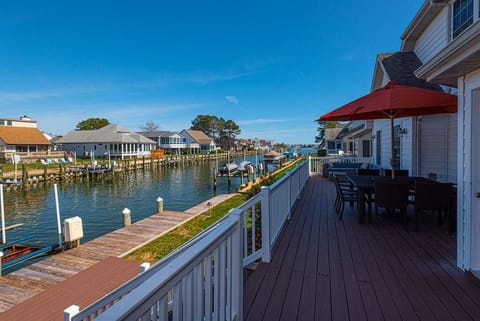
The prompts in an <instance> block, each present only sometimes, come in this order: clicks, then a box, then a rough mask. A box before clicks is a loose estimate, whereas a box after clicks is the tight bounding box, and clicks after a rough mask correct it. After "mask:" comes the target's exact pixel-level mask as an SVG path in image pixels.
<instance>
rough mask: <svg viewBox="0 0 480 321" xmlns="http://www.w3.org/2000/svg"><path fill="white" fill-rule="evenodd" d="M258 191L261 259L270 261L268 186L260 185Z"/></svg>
mask: <svg viewBox="0 0 480 321" xmlns="http://www.w3.org/2000/svg"><path fill="white" fill-rule="evenodd" d="M260 193H261V197H262V261H263V262H266V263H270V259H271V249H270V223H271V220H270V188H269V187H268V186H262V188H261V190H260Z"/></svg>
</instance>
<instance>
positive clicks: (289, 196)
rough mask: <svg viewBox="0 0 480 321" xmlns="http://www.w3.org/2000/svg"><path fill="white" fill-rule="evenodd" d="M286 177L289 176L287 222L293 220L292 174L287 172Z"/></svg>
mask: <svg viewBox="0 0 480 321" xmlns="http://www.w3.org/2000/svg"><path fill="white" fill-rule="evenodd" d="M309 157H310V156H309ZM286 176H287V195H288V215H287V220H289V219H290V218H291V213H292V172H287V175H286Z"/></svg>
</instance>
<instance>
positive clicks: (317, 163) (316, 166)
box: [309, 156, 373, 175]
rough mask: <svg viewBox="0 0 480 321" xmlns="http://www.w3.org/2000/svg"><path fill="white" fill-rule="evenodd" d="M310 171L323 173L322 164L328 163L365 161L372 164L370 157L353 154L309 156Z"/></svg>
mask: <svg viewBox="0 0 480 321" xmlns="http://www.w3.org/2000/svg"><path fill="white" fill-rule="evenodd" d="M309 159H310V173H311V174H321V175H323V165H324V164H329V163H348V164H350V163H367V164H372V163H373V159H372V158H371V157H353V156H327V157H310V158H309Z"/></svg>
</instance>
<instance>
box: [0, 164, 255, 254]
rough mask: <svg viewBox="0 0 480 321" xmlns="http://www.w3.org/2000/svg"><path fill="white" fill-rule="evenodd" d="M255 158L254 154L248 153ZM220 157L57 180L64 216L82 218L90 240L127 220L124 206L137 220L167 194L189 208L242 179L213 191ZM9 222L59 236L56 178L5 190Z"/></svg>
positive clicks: (46, 240) (42, 237)
mask: <svg viewBox="0 0 480 321" xmlns="http://www.w3.org/2000/svg"><path fill="white" fill-rule="evenodd" d="M247 160H250V161H252V162H255V156H253V157H247ZM214 166H215V162H204V163H198V164H196V165H194V166H185V167H183V166H178V167H171V168H152V169H147V170H139V171H134V172H128V173H116V174H115V175H114V176H113V177H108V178H98V179H93V180H90V181H89V180H80V181H76V182H73V181H70V182H58V194H59V199H60V211H61V218H62V221H63V220H64V219H66V218H69V217H73V216H77V215H78V216H80V217H81V218H82V220H83V228H84V234H85V237H84V239H83V240H82V242H85V241H88V240H91V239H93V238H96V237H98V236H100V235H103V234H105V233H107V232H110V231H113V230H115V229H118V228H120V227H121V226H122V214H121V212H122V210H123V209H124V208H125V207H128V208H129V209H130V210H131V211H132V222H135V221H138V220H140V219H143V218H145V217H147V216H150V215H152V214H153V213H155V211H156V199H157V198H158V197H162V198H163V199H164V208H165V209H168V210H178V211H183V210H186V209H188V208H190V207H192V206H194V205H196V204H198V203H200V202H202V201H204V200H206V199H208V198H211V197H213V196H214V195H215V194H216V193H220V194H221V193H228V192H233V191H234V190H235V189H236V188H237V187H238V186H239V184H240V179H239V178H233V179H232V186H231V188H230V190H229V188H228V184H227V179H226V178H222V179H219V180H218V182H217V191H216V192H214V191H213V169H214ZM5 213H6V224H7V226H9V225H13V224H17V223H23V224H24V225H23V226H22V227H20V228H17V229H14V230H11V231H8V232H7V238H8V239H9V240H14V239H16V238H19V237H22V236H25V235H29V234H35V235H36V237H35V240H34V242H32V243H37V244H42V245H49V244H52V243H55V242H56V240H57V229H56V226H57V225H56V214H55V201H54V193H53V185H52V184H36V185H30V186H26V187H22V188H16V189H9V190H8V191H5Z"/></svg>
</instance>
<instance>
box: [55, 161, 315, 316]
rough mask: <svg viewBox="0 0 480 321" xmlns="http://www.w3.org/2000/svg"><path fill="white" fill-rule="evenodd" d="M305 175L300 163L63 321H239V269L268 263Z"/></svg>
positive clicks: (306, 166)
mask: <svg viewBox="0 0 480 321" xmlns="http://www.w3.org/2000/svg"><path fill="white" fill-rule="evenodd" d="M309 174H310V173H309V161H304V162H303V163H302V164H300V165H299V166H298V167H297V168H295V169H294V170H293V171H291V172H288V173H287V174H286V175H285V176H284V177H283V178H281V179H280V180H279V181H277V182H276V183H275V184H273V185H272V186H268V187H262V189H261V192H260V193H259V194H257V195H256V196H254V197H252V198H251V199H249V200H248V201H247V202H245V203H244V204H242V205H241V206H240V207H238V208H236V209H234V210H232V211H231V212H230V213H229V215H227V216H226V217H225V218H224V219H222V220H221V221H219V222H218V223H216V224H215V225H214V226H212V227H210V228H209V229H208V230H206V231H204V232H203V233H202V234H200V235H199V236H197V237H195V238H194V239H192V240H191V241H189V242H188V243H187V244H185V245H183V246H182V247H180V248H179V249H177V250H176V251H175V252H173V253H171V254H170V255H169V256H167V257H166V258H164V259H163V260H161V261H160V262H158V263H157V264H155V265H154V266H152V268H150V269H149V270H147V271H146V272H144V273H142V274H140V275H139V276H137V277H136V278H134V279H133V280H131V281H129V282H127V283H126V284H124V285H123V286H122V287H120V288H118V289H117V290H114V291H113V292H111V293H110V294H108V295H106V296H105V297H103V298H102V299H100V300H98V301H97V302H95V303H93V304H91V305H90V306H89V307H87V308H85V309H83V310H82V311H81V312H79V311H78V307H76V306H71V307H70V308H68V309H66V310H65V318H64V320H69V321H70V320H71V321H79V320H142V321H145V320H171V319H172V318H173V320H193V319H198V320H231V321H233V320H239V321H240V320H243V319H242V304H243V302H242V299H243V274H242V273H243V267H244V266H246V265H248V264H250V263H252V262H253V261H255V260H258V259H260V258H261V259H262V260H263V261H264V262H270V259H271V250H272V248H273V246H274V245H275V242H276V241H277V239H278V236H279V235H280V232H281V230H282V228H283V226H284V224H285V222H286V221H287V219H288V218H289V217H290V213H291V209H292V208H293V207H294V206H295V203H296V200H297V199H298V198H299V196H300V193H301V191H302V190H303V187H304V186H305V184H306V182H307V180H308V177H309ZM259 240H261V241H260V242H259ZM119 302H120V303H119ZM69 311H73V312H69ZM194 317H195V318H194Z"/></svg>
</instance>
